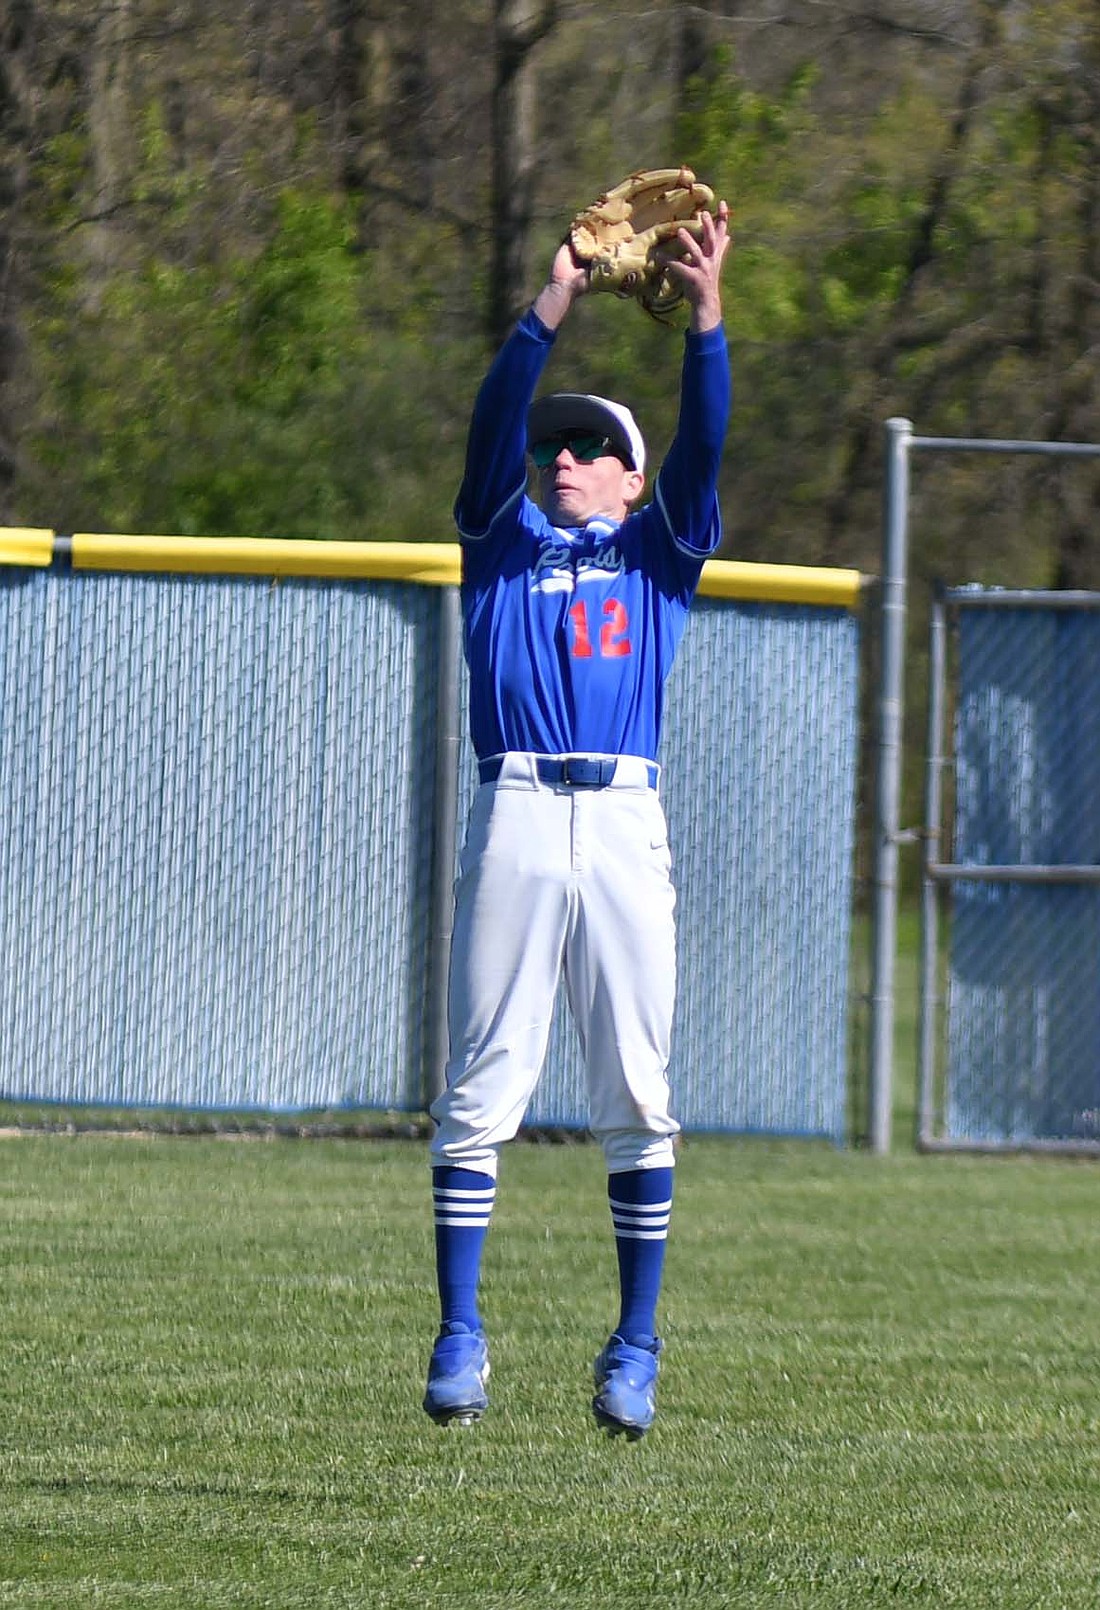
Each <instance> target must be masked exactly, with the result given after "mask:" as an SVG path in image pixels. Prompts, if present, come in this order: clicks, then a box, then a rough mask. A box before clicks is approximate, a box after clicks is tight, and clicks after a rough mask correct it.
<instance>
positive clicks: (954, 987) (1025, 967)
mask: <svg viewBox="0 0 1100 1610" xmlns="http://www.w3.org/2000/svg"><path fill="white" fill-rule="evenodd" d="M930 643H931V651H930V666H931V685H930V705H929V710H930V715H929V743H928V762H927V764H928V781H927V787H926V829H925V832H924V834H923V844H924V851H925V853H924V860H923V888H924V902H923V909H924V924H923V947H922V949H923V966H922V981H923V987H922V991H921V1034H920V1048H921V1054H920V1065H921V1103H920V1106H921V1122H920V1138H921V1140H922V1142H923V1144H924V1145H925V1146H926V1147H936V1146H965V1147H970V1148H1020V1147H1028V1148H1046V1147H1057V1148H1059V1149H1080V1150H1089V1151H1096V1150H1100V716H1098V713H1097V705H1096V697H1095V690H1096V688H1097V686H1100V593H1082V592H1072V591H1066V592H1046V591H1027V592H1014V591H1007V590H1005V589H1001V588H985V587H964V588H947V589H943V590H942V591H941V592H940V594H939V596H938V597H937V599H936V601H935V605H934V608H933V611H932V616H931V637H930Z"/></svg>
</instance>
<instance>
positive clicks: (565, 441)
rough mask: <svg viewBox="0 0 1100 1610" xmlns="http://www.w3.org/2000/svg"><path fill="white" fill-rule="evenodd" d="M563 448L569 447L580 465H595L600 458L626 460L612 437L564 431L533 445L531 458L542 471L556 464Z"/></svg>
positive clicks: (586, 432)
mask: <svg viewBox="0 0 1100 1610" xmlns="http://www.w3.org/2000/svg"><path fill="white" fill-rule="evenodd" d="M563 447H568V449H569V451H570V452H571V453H572V455H573V457H574V458H575V459H576V461H577V463H578V464H594V463H595V462H596V460H597V459H598V458H608V457H611V458H617V459H619V460H620V461H621V462H622V463H623V464H625V463H626V460H625V459H624V458H623V455H622V453H621V452H620V451H619V449H618V448H617V447H616V446H615V443H614V442H613V441H612V440H611V437H610V436H596V435H593V434H592V432H590V431H580V430H563V431H561V432H559V434H558V435H557V436H544V437H543V439H542V441H541V442H533V443H532V445H531V457H532V458H533V459H534V461H535V463H536V464H537V465H538V467H539V469H540V470H544V469H546V467H547V466H548V465H550V464H552V463H553V462H554V460H555V459H556V458H557V456H558V454H559V453H560V452H561V450H562V448H563Z"/></svg>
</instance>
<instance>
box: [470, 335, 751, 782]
mask: <svg viewBox="0 0 1100 1610" xmlns="http://www.w3.org/2000/svg"><path fill="white" fill-rule="evenodd" d="M684 343H685V347H684V361H683V372H682V376H681V389H680V414H679V421H678V424H677V428H676V434H675V437H674V439H673V442H672V445H671V446H670V448H669V451H668V453H667V455H666V456H665V459H664V462H663V463H662V465H661V468H660V470H659V472H658V475H657V478H656V482H655V486H654V497H653V501H652V502H651V503H649V504H647V505H646V506H645V507H644V508H642V509H639V510H637V511H632V512H631V513H630V514H628V515H627V517H626V519H625V520H623V521H622V522H621V524H620V523H618V522H616V521H614V520H610V519H607V518H605V517H603V516H598V517H596V518H595V519H592V520H590V521H589V522H588V523H587V525H585V526H584V527H583V529H579V530H578V529H574V528H563V527H560V526H554V525H552V524H551V523H550V521H549V520H548V519H547V517H546V515H545V514H543V512H542V511H541V509H539V507H538V506H537V504H535V503H534V502H533V501H532V500H531V499H530V498H529V497H528V496H527V494H526V490H525V489H526V484H527V469H526V448H527V439H526V420H527V409H528V407H529V405H530V402H531V400H532V397H533V396H534V392H535V387H536V385H537V384H538V380H539V377H540V375H541V374H542V371H543V368H544V366H545V363H546V360H547V358H548V356H549V354H550V350H551V348H552V346H553V344H554V333H553V332H552V331H551V330H549V329H548V328H547V327H546V325H544V324H543V323H542V321H541V320H540V319H539V318H538V316H537V315H536V314H535V313H534V312H533V311H530V310H529V311H528V312H527V313H526V314H524V316H523V318H521V319H520V321H519V323H518V324H517V325H516V327H515V329H514V330H513V332H512V334H511V335H510V336H509V338H508V340H507V341H506V342H505V343H504V345H503V347H502V348H501V350H500V352H499V353H498V354H497V357H496V359H495V361H494V362H493V365H492V367H491V368H490V370H489V372H488V374H487V375H486V377H485V379H484V381H483V382H482V385H481V389H480V391H479V392H478V396H477V401H476V403H475V405H474V411H473V417H472V419H471V423H470V435H469V441H468V444H467V452H466V469H465V475H464V478H463V481H462V486H461V488H460V489H459V494H458V498H457V500H456V503H455V520H456V523H457V525H458V533H459V539H460V542H461V545H462V608H463V618H464V622H465V651H466V661H467V664H468V666H469V669H470V730H471V736H472V738H473V744H474V749H475V751H476V753H477V756H478V758H479V759H482V760H484V759H486V758H487V757H489V756H491V755H499V754H503V753H504V752H506V751H508V750H521V751H528V752H533V753H535V754H543V755H563V754H599V755H641V756H644V757H645V758H646V759H649V760H656V759H657V751H658V745H659V742H660V735H661V715H662V710H663V694H664V684H665V679H666V678H667V676H668V673H669V671H670V669H671V667H672V661H673V657H674V655H675V653H676V649H677V646H678V645H679V642H680V639H681V637H682V635H683V630H684V625H685V622H686V619H687V613H688V609H689V607H690V605H691V600H692V597H693V595H694V592H695V588H696V586H697V585H698V581H699V575H700V572H701V570H702V567H703V561H704V560H705V559H706V557H707V556H708V555H709V554H711V553H713V552H714V551H715V549H716V548H717V547H718V544H719V542H720V541H721V534H722V532H721V519H720V515H719V510H718V499H717V492H716V486H717V480H718V467H719V462H720V459H721V453H722V444H723V442H724V440H725V434H726V427H727V424H728V419H729V407H730V377H729V358H728V353H727V349H726V339H725V334H724V332H723V330H722V329H721V328H719V329H717V330H712V331H708V332H706V333H705V334H702V335H697V334H695V333H694V332H692V331H688V332H687V333H686V335H685V337H684Z"/></svg>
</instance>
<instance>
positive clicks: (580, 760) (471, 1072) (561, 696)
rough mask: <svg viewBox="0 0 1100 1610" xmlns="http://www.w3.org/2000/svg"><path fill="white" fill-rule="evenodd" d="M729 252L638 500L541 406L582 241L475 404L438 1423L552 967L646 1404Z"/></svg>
mask: <svg viewBox="0 0 1100 1610" xmlns="http://www.w3.org/2000/svg"><path fill="white" fill-rule="evenodd" d="M728 244H729V238H728V208H727V206H726V204H725V202H720V203H719V204H718V206H717V208H716V210H715V213H714V214H711V213H709V212H707V213H705V214H704V217H703V228H702V231H701V239H700V240H698V241H695V240H693V239H691V238H690V237H689V236H687V235H686V232H685V234H684V239H683V247H684V256H683V258H682V259H681V260H680V262H679V263H677V264H676V265H675V268H674V272H675V274H676V277H677V279H678V281H679V283H680V284H681V285H682V286H683V290H684V294H685V298H686V300H687V302H688V304H689V327H688V330H687V332H686V334H685V337H684V343H685V350H684V356H683V369H682V380H681V394H680V412H679V421H678V425H677V429H676V434H675V437H674V440H673V442H672V444H671V447H670V449H669V451H668V453H667V456H666V457H665V459H664V462H663V463H662V465H661V468H660V471H659V473H658V474H657V476H656V480H655V482H654V487H653V498H652V501H651V502H649V503H647V504H646V505H645V506H644V507H643V506H640V505H639V500H640V498H641V495H642V491H643V488H644V486H645V477H646V450H645V444H644V442H643V440H642V436H641V432H640V431H639V429H638V426H637V423H636V422H635V420H634V417H633V415H632V414H631V413H630V412H629V410H628V409H626V408H625V407H623V406H622V404H620V403H617V402H612V401H609V400H607V399H605V398H602V397H594V396H589V395H584V394H577V393H556V394H553V395H549V396H543V397H541V398H540V399H539V400H538V401H534V402H533V401H532V398H533V397H534V393H535V389H536V386H537V384H538V381H539V378H540V376H541V374H542V371H543V368H544V365H545V364H546V361H547V359H548V357H549V355H550V351H551V348H552V347H553V345H554V340H555V335H556V332H557V330H558V328H559V327H560V325H561V323H562V321H563V320H564V319H565V317H566V316H567V314H568V313H569V311H570V309H571V308H572V307H573V305H574V303H575V302H576V301H577V299H578V298H579V297H580V296H582V295H583V294H584V293H585V291H586V290H587V289H588V274H587V270H586V269H585V268H584V267H583V266H582V265H580V264H579V262H578V260H577V258H576V257H575V256H574V254H573V251H572V249H571V247H570V246H569V244H565V245H563V246H561V247H560V248H559V250H558V251H557V253H556V255H555V257H554V260H553V263H552V266H551V271H550V276H549V279H548V280H547V283H546V284H545V285H544V287H543V289H542V290H541V291H540V292H539V294H538V296H537V297H536V298H535V301H534V303H533V304H532V306H531V307H530V308H529V309H528V311H527V312H526V313H525V314H524V315H523V316H522V317H521V318H520V320H519V321H518V323H517V325H516V326H515V328H514V329H513V331H512V333H511V335H510V336H509V337H508V339H507V340H506V342H505V343H504V346H503V347H502V348H501V350H500V352H499V353H498V354H497V357H496V359H495V361H494V362H493V364H492V366H491V367H490V369H489V372H488V374H487V375H486V377H485V379H484V381H483V382H482V385H481V388H480V390H479V392H478V396H477V400H476V403H475V405H474V410H473V416H472V419H471V424H470V432H469V440H468V445H467V457H466V467H465V475H464V478H463V482H462V486H461V488H460V490H459V494H458V498H457V502H456V504H455V517H456V521H457V525H458V531H459V537H460V542H461V547H462V560H463V573H462V607H463V617H464V626H465V652H466V658H467V662H468V665H469V671H470V725H471V734H472V738H473V744H474V749H475V751H476V754H477V759H478V765H479V772H480V787H479V789H478V792H477V794H476V797H475V800H474V803H473V806H472V809H471V814H470V820H469V824H468V830H467V837H466V842H465V846H464V849H463V853H462V857H461V861H460V867H459V876H458V881H457V885H456V907H455V923H454V932H453V942H452V952H451V978H450V1000H449V1017H450V1057H449V1061H448V1065H447V1070H446V1088H445V1091H444V1094H443V1095H442V1096H441V1097H440V1098H439V1100H438V1101H437V1102H436V1103H435V1104H434V1105H433V1107H432V1116H433V1118H434V1119H435V1121H436V1124H437V1129H436V1133H435V1135H434V1139H433V1141H432V1145H431V1160H432V1165H433V1197H434V1214H435V1236H436V1268H437V1275H438V1282H439V1293H440V1306H441V1326H440V1331H439V1335H438V1337H437V1339H436V1342H435V1346H434V1349H433V1351H432V1355H431V1362H430V1365H429V1369H428V1382H427V1391H426V1395H425V1398H424V1408H425V1409H426V1411H427V1413H428V1414H429V1415H430V1416H431V1417H432V1419H433V1420H435V1421H436V1422H438V1423H440V1424H447V1423H448V1422H459V1423H464V1424H466V1423H469V1422H471V1421H474V1420H477V1419H478V1418H480V1416H481V1414H482V1413H483V1411H484V1410H485V1409H486V1407H487V1406H488V1398H487V1395H486V1380H487V1377H488V1374H489V1357H488V1348H487V1342H486V1337H485V1333H484V1330H483V1327H482V1320H481V1315H480V1311H479V1307H478V1284H479V1272H480V1263H481V1254H482V1248H483V1244H484V1241H485V1235H486V1231H487V1229H488V1225H489V1219H490V1214H491V1212H492V1207H493V1201H494V1196H495V1192H496V1182H497V1167H498V1158H499V1153H500V1148H501V1146H502V1145H503V1144H504V1142H506V1141H508V1140H510V1139H511V1138H512V1137H513V1136H514V1135H515V1134H516V1132H517V1129H518V1128H519V1126H520V1124H521V1122H522V1120H523V1116H524V1113H525V1111H526V1109H527V1106H528V1103H529V1101H530V1099H531V1096H532V1094H533V1092H534V1089H535V1085H536V1082H537V1080H538V1076H539V1073H540V1070H541V1067H542V1062H543V1058H544V1055H545V1051H546V1045H547V1039H548V1035H549V1031H550V1024H551V1016H552V1011H553V1006H554V999H555V995H556V992H557V987H558V983H559V979H560V978H561V977H562V976H563V975H564V979H565V984H566V991H567V998H568V1001H569V1006H570V1009H571V1013H572V1016H573V1019H574V1022H575V1024H576V1027H577V1030H578V1033H579V1037H580V1043H581V1047H582V1050H583V1054H584V1060H585V1066H586V1071H587V1082H588V1098H589V1111H590V1127H591V1131H592V1133H593V1135H594V1136H595V1138H596V1139H597V1140H598V1141H599V1143H600V1144H601V1146H602V1149H603V1155H604V1159H605V1162H606V1167H607V1173H608V1197H609V1201H610V1209H611V1222H612V1228H613V1231H614V1236H615V1244H616V1250H617V1255H618V1272H619V1286H620V1308H619V1315H618V1319H617V1321H616V1324H615V1328H614V1331H613V1332H612V1334H611V1336H610V1339H609V1341H608V1342H607V1345H606V1346H605V1347H604V1348H603V1350H602V1351H601V1353H600V1354H599V1357H598V1358H597V1359H596V1363H595V1384H596V1392H595V1397H594V1399H593V1412H594V1414H595V1418H596V1421H597V1424H598V1425H599V1426H600V1427H602V1428H603V1429H605V1430H607V1431H609V1432H611V1433H612V1434H614V1433H618V1432H623V1433H625V1434H626V1435H627V1436H628V1437H629V1438H637V1437H640V1436H642V1435H643V1434H644V1432H645V1431H646V1430H647V1429H648V1428H649V1426H650V1425H651V1424H652V1422H653V1418H654V1414H655V1390H656V1381H657V1372H658V1359H659V1355H660V1352H661V1342H660V1340H659V1339H658V1337H657V1319H656V1310H657V1303H658V1297H659V1291H660V1284H661V1277H662V1271H663V1264H664V1253H665V1240H666V1236H667V1234H668V1227H669V1218H670V1214H671V1209H672V1178H673V1163H674V1153H673V1137H674V1135H675V1134H676V1132H677V1128H678V1126H677V1124H676V1122H675V1120H674V1119H673V1117H672V1116H671V1114H670V1111H669V1090H668V1081H667V1073H666V1070H667V1065H668V1058H669V1040H670V1031H671V1025H672V1013H673V997H674V993H675V974H676V953H675V931H674V922H673V905H674V900H675V895H674V891H673V886H672V882H671V879H670V857H669V847H668V839H667V830H666V825H665V819H664V813H663V811H662V808H661V804H660V799H659V795H658V778H659V767H658V763H657V756H658V745H659V740H660V734H661V713H662V701H663V689H664V685H665V679H666V677H667V676H668V673H669V669H670V667H671V664H672V660H673V656H674V654H675V652H676V648H677V645H678V643H679V640H680V637H681V634H682V633H683V630H684V625H685V622H686V619H687V613H688V609H689V606H690V604H691V600H692V597H693V595H694V592H695V588H696V585H697V583H698V580H699V575H700V572H701V569H702V566H703V562H704V560H705V559H706V557H707V556H708V554H712V553H713V552H714V551H715V549H716V548H717V547H718V544H719V540H720V537H721V527H720V517H719V510H718V503H717V496H716V483H717V477H718V468H719V461H720V458H721V452H722V445H723V441H724V438H725V433H726V426H727V420H728V414H729V395H730V381H729V362H728V355H727V350H726V340H725V335H724V332H723V327H722V306H721V297H720V291H719V279H720V273H721V268H722V262H723V258H724V257H725V254H726V250H727V247H728ZM527 454H529V455H530V458H531V460H532V461H533V466H534V475H535V478H536V481H537V492H538V496H537V501H536V500H535V499H532V498H531V497H530V496H529V495H528V493H527V490H526V487H527V482H528V469H527V463H526V458H525V455H527Z"/></svg>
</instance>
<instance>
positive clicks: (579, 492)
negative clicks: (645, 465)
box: [538, 443, 644, 526]
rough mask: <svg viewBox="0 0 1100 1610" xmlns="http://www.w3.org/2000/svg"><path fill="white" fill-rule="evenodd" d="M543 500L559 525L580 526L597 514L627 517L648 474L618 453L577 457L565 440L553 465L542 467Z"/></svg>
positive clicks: (550, 517) (549, 513) (540, 497)
mask: <svg viewBox="0 0 1100 1610" xmlns="http://www.w3.org/2000/svg"><path fill="white" fill-rule="evenodd" d="M538 476H539V501H540V503H541V504H542V508H543V511H544V513H545V514H546V515H547V516H548V518H549V519H550V520H552V521H553V523H554V524H555V525H564V526H580V525H584V523H585V521H586V520H591V519H593V518H594V516H596V515H597V514H604V515H607V516H608V518H609V519H612V520H622V519H625V517H626V513H627V510H628V509H629V507H630V505H631V504H632V503H633V502H634V499H635V498H636V497H637V496H638V494H639V493H640V492H641V490H642V485H643V480H644V477H643V476H641V475H640V474H639V473H638V471H637V470H632V469H628V468H627V466H626V465H625V464H624V463H623V461H622V459H621V458H616V456H615V455H614V453H604V454H601V456H600V457H599V458H592V459H588V458H576V457H574V455H573V453H572V451H571V450H570V448H569V446H568V444H567V443H563V444H562V446H561V447H560V448H559V449H558V452H557V454H556V455H555V457H554V458H552V459H551V461H550V463H549V464H545V465H543V466H541V467H540V468H539V472H538Z"/></svg>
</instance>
